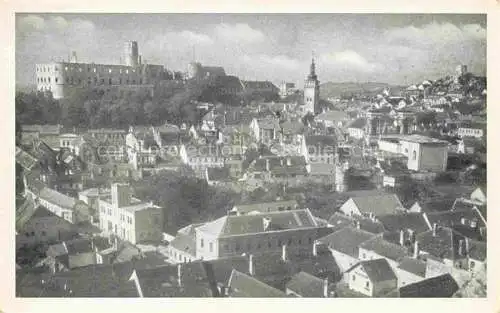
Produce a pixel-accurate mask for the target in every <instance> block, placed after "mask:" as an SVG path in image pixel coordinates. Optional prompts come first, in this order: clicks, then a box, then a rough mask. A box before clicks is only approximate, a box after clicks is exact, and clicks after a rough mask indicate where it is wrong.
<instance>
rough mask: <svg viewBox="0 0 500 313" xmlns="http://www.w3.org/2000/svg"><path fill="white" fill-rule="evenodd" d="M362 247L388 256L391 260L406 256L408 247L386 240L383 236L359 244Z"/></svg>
mask: <svg viewBox="0 0 500 313" xmlns="http://www.w3.org/2000/svg"><path fill="white" fill-rule="evenodd" d="M359 247H360V248H363V249H366V250H368V251H373V252H375V253H377V254H378V255H380V256H383V257H386V258H388V259H390V260H393V261H397V260H399V259H401V258H402V257H404V256H407V255H408V254H409V253H408V249H406V248H405V247H402V246H400V245H397V244H394V243H391V242H389V241H386V240H384V238H383V237H382V236H376V237H374V238H372V239H369V240H367V241H365V242H363V243H361V244H360V245H359Z"/></svg>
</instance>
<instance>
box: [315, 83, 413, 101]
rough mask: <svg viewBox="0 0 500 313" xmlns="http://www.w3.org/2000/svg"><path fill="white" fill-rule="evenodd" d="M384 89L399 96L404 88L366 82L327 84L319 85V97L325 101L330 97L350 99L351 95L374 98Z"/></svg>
mask: <svg viewBox="0 0 500 313" xmlns="http://www.w3.org/2000/svg"><path fill="white" fill-rule="evenodd" d="M384 88H389V89H390V90H391V93H392V94H399V91H400V90H402V89H403V88H404V87H402V86H393V85H389V84H387V83H376V82H367V83H354V82H345V83H334V82H327V83H324V84H321V85H320V90H321V92H320V95H321V98H324V99H327V98H330V97H333V98H337V97H350V96H352V95H364V96H375V95H377V94H379V93H381V92H382V91H383V90H384Z"/></svg>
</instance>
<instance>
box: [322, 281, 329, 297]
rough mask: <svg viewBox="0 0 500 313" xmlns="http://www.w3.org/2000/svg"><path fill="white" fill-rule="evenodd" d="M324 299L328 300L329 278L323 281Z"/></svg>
mask: <svg viewBox="0 0 500 313" xmlns="http://www.w3.org/2000/svg"><path fill="white" fill-rule="evenodd" d="M323 297H325V298H328V278H325V279H324V280H323Z"/></svg>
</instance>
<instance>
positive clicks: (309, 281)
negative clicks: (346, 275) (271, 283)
mask: <svg viewBox="0 0 500 313" xmlns="http://www.w3.org/2000/svg"><path fill="white" fill-rule="evenodd" d="M286 288H287V289H290V290H291V291H293V292H295V293H296V294H298V295H300V296H302V297H311V298H320V297H323V296H324V281H323V280H322V279H319V278H317V277H315V276H313V275H310V274H308V273H306V272H299V273H297V274H295V275H294V276H292V278H291V279H290V281H289V282H288V283H287V284H286Z"/></svg>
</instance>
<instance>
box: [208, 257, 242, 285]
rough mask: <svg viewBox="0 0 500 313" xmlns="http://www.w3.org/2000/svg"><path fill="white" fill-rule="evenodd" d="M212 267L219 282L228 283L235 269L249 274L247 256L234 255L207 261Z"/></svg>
mask: <svg viewBox="0 0 500 313" xmlns="http://www.w3.org/2000/svg"><path fill="white" fill-rule="evenodd" d="M205 263H207V264H208V266H210V267H211V270H212V272H213V274H214V277H215V280H216V282H217V283H218V284H222V285H224V286H227V285H228V282H229V278H230V277H231V273H232V271H233V269H235V270H237V271H238V272H241V273H246V274H248V270H249V261H248V257H246V256H234V257H228V258H220V259H215V260H210V261H206V262H205Z"/></svg>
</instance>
